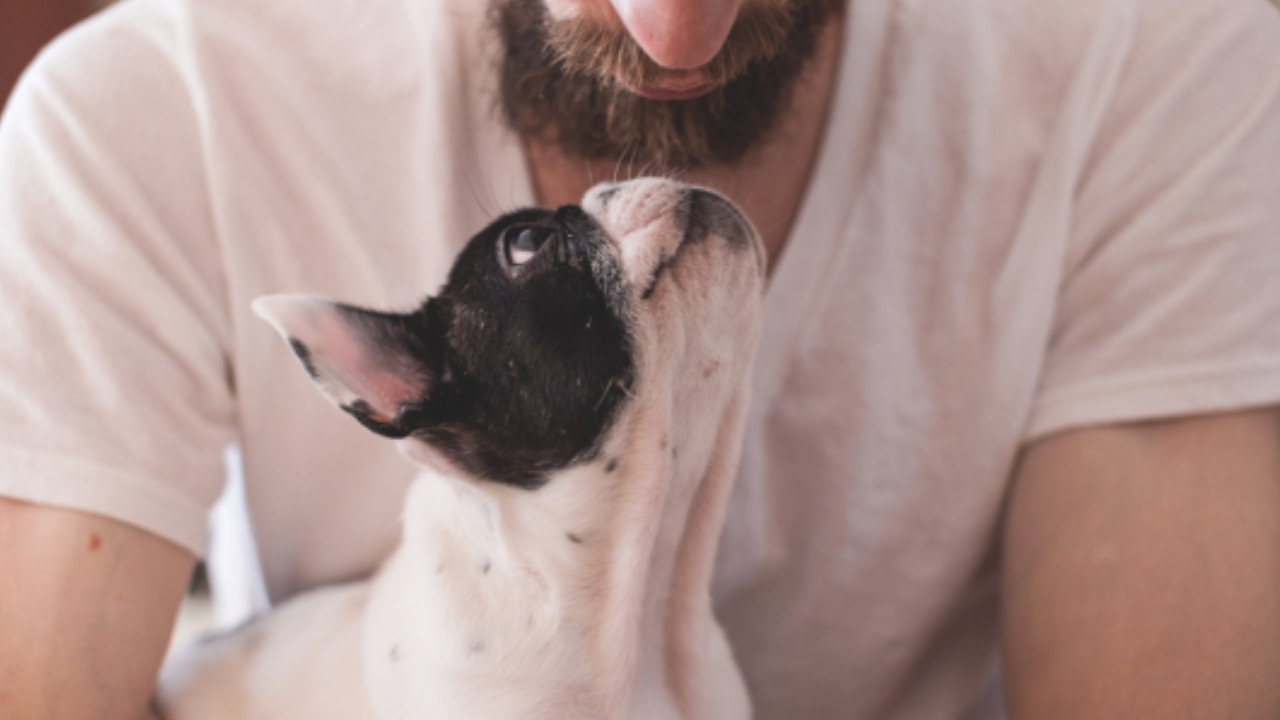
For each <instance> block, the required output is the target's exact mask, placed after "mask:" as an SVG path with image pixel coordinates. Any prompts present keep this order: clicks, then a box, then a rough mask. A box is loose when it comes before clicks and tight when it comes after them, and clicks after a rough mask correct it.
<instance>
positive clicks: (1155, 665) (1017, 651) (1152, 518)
mask: <svg viewBox="0 0 1280 720" xmlns="http://www.w3.org/2000/svg"><path fill="white" fill-rule="evenodd" d="M1277 439H1280V422H1277V413H1276V412H1275V411H1270V410H1268V411H1262V412H1253V413H1241V414H1237V415H1220V416H1215V417H1206V418H1194V419H1188V420H1182V421H1173V422H1164V423H1150V424H1143V425H1134V426H1128V427H1124V426H1121V427H1108V428H1097V429H1089V430H1081V431H1077V432H1070V433H1065V434H1062V435H1059V436H1056V437H1053V438H1050V439H1048V440H1045V441H1043V442H1041V443H1038V444H1037V445H1035V446H1033V447H1031V448H1030V449H1029V450H1027V452H1026V454H1025V458H1024V460H1023V462H1022V464H1021V471H1020V472H1019V473H1018V475H1017V478H1016V480H1015V482H1014V489H1013V495H1012V499H1011V501H1010V506H1009V515H1008V521H1007V524H1006V532H1005V546H1004V581H1003V597H1002V604H1003V608H1002V620H1003V639H1004V652H1005V673H1006V681H1007V697H1008V701H1009V707H1010V710H1011V712H1012V717H1014V718H1037V719H1038V720H1056V719H1057V718H1075V719H1077V720H1080V719H1087V718H1129V719H1130V720H1144V719H1145V718H1151V719H1152V720H1154V719H1155V718H1161V719H1168V718H1206V719H1208V718H1275V717H1280V683H1277V682H1276V678H1278V677H1280V592H1277V589H1280V443H1278V442H1277Z"/></svg>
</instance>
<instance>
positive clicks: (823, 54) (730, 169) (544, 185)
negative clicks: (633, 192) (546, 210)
mask: <svg viewBox="0 0 1280 720" xmlns="http://www.w3.org/2000/svg"><path fill="white" fill-rule="evenodd" d="M843 27H844V16H843V15H842V14H840V13H834V14H832V16H831V19H830V21H829V23H828V25H827V27H826V29H825V30H824V31H823V33H822V35H821V37H820V39H819V42H818V50H817V53H816V54H815V55H814V57H813V59H812V61H811V62H810V64H809V66H808V67H807V68H805V70H804V72H803V73H802V74H801V76H800V78H799V79H798V80H797V86H796V92H795V95H794V96H793V98H792V101H791V106H790V107H789V108H788V109H787V111H786V113H785V114H784V115H783V116H782V118H781V121H780V122H779V124H778V127H777V128H776V129H775V130H774V131H773V133H771V134H770V136H769V137H768V138H767V139H766V140H765V141H764V143H763V144H762V145H761V146H760V147H759V148H757V150H756V151H755V152H752V153H750V154H749V155H748V156H747V157H746V158H745V159H744V160H743V161H742V162H740V163H738V164H735V165H732V166H710V167H705V168H699V169H697V170H693V171H691V172H688V173H686V174H684V175H683V176H682V177H681V179H682V180H684V181H686V182H691V183H696V184H699V185H704V186H706V187H709V188H712V189H714V190H716V191H718V192H720V193H722V194H724V195H725V196H727V197H729V198H730V199H731V200H733V201H734V202H736V203H737V204H738V205H739V206H740V207H742V208H743V210H744V211H745V212H746V214H747V216H748V217H750V218H751V220H752V222H753V223H755V225H756V228H757V229H758V230H759V231H760V234H761V236H762V237H763V239H764V243H765V247H766V249H767V250H768V252H769V267H770V268H771V269H772V268H774V267H776V266H777V261H778V259H779V258H780V257H781V256H782V252H783V250H784V249H785V246H786V242H787V238H788V236H789V235H790V233H791V228H792V226H793V225H794V224H795V220H796V216H797V215H798V213H799V209H800V204H801V200H803V198H804V195H805V191H806V190H807V189H808V185H809V181H810V177H811V175H812V171H813V167H814V164H815V160H816V159H817V155H818V151H819V149H820V148H821V146H822V137H823V130H824V128H825V127H826V118H827V113H828V110H829V105H830V100H831V98H832V96H833V95H834V94H835V92H834V90H835V79H836V70H837V67H838V65H839V58H840V49H841V47H842V39H843V32H842V31H843ZM524 145H525V153H526V156H527V158H528V160H529V167H530V172H531V175H532V178H531V180H532V182H533V188H534V193H535V196H536V198H537V201H538V204H540V205H548V206H558V205H567V204H572V203H576V202H578V201H579V200H580V199H581V198H582V196H583V194H584V193H585V192H586V191H587V189H588V188H590V187H591V186H592V185H594V184H596V183H598V182H602V181H606V180H623V179H628V178H631V177H636V176H640V175H645V174H648V171H649V168H647V167H646V164H645V162H644V160H643V158H625V157H624V158H618V159H616V160H593V161H587V160H579V159H576V158H571V157H566V156H565V155H564V154H562V153H560V152H559V151H558V150H557V149H556V148H554V147H551V146H548V145H545V144H543V143H539V142H536V141H533V140H529V139H526V140H525V143H524Z"/></svg>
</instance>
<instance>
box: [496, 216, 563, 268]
mask: <svg viewBox="0 0 1280 720" xmlns="http://www.w3.org/2000/svg"><path fill="white" fill-rule="evenodd" d="M555 234H556V231H555V229H553V228H548V227H542V226H539V225H516V226H514V227H509V228H507V229H506V230H504V231H503V232H502V247H503V251H504V252H505V253H506V255H507V262H508V263H509V264H510V265H511V266H512V267H519V266H520V265H524V264H525V263H527V262H529V261H530V260H532V259H533V258H534V256H535V255H537V254H538V250H540V249H541V248H542V246H543V245H545V244H546V243H547V241H548V240H550V239H551V238H552V237H554V236H555Z"/></svg>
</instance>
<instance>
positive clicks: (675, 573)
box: [364, 383, 746, 718]
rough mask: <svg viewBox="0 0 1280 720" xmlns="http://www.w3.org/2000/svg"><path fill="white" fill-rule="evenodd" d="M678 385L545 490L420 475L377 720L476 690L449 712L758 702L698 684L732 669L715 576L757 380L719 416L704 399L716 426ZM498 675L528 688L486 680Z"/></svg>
mask: <svg viewBox="0 0 1280 720" xmlns="http://www.w3.org/2000/svg"><path fill="white" fill-rule="evenodd" d="M675 389H677V388H664V389H663V391H662V392H659V393H657V395H659V396H660V397H650V398H645V399H644V400H645V401H644V402H638V403H637V406H638V408H640V409H638V410H637V412H635V413H632V414H627V415H624V416H623V417H621V418H619V422H618V425H617V426H616V427H615V428H614V429H613V430H612V431H611V432H610V434H609V440H608V441H607V442H606V443H605V446H604V447H603V448H601V451H600V453H599V456H598V458H597V459H595V460H594V461H592V462H590V463H586V464H582V465H579V466H576V467H574V468H571V469H568V470H566V471H563V472H560V473H558V474H557V475H556V476H554V477H553V478H551V480H550V482H548V483H547V484H546V485H545V486H544V487H542V488H540V489H538V490H535V491H528V490H522V489H519V488H513V487H509V486H503V485H499V484H495V483H477V482H474V481H472V480H468V479H462V478H458V477H455V476H450V475H446V474H436V473H431V472H426V473H424V474H423V475H422V476H420V478H419V479H418V481H417V482H415V484H414V485H413V487H412V488H411V490H410V497H409V500H408V503H407V507H406V515H405V525H404V541H403V543H402V544H401V546H400V548H399V549H398V550H397V552H396V554H395V555H393V556H392V558H391V559H390V560H389V562H388V565H387V566H386V567H385V568H384V569H383V571H382V572H381V573H380V574H379V576H378V578H376V579H375V583H374V590H373V600H372V602H371V606H370V609H369V611H368V615H367V617H366V628H365V648H364V654H365V671H366V680H367V681H368V684H369V689H370V691H371V695H372V699H373V702H374V705H375V708H376V709H378V711H379V717H397V716H400V715H399V712H398V710H397V708H407V707H414V706H417V707H422V705H420V704H417V705H415V700H414V693H419V692H420V693H421V697H432V698H437V699H438V698H440V697H442V696H447V697H457V698H460V700H459V701H460V702H465V703H466V704H465V705H464V706H459V707H458V708H451V709H443V708H442V709H441V713H442V714H441V716H442V717H453V716H457V717H462V716H470V717H490V718H503V717H521V716H522V715H521V714H520V713H521V712H527V711H528V708H531V707H537V708H540V710H541V711H542V712H544V713H545V716H546V717H548V718H551V717H556V718H574V717H584V718H585V717H591V718H619V717H661V716H676V715H678V716H681V717H708V716H711V715H712V714H713V713H714V712H715V708H716V707H721V708H722V709H723V706H724V704H725V703H737V702H740V701H741V702H744V703H745V697H742V698H739V697H737V696H736V695H733V694H732V693H731V695H732V696H731V697H717V698H707V697H701V696H699V695H698V692H699V691H700V689H701V688H705V687H723V686H724V685H725V683H716V682H708V681H707V680H708V679H707V678H706V676H705V673H715V672H717V667H731V660H730V657H729V650H728V647H727V644H726V643H725V641H724V638H723V636H722V635H721V634H720V631H719V629H718V627H717V626H716V625H715V623H714V620H713V617H712V613H711V606H710V598H709V593H708V588H709V584H710V574H711V568H712V563H713V559H714V554H715V548H716V542H717V540H718V534H719V528H720V527H721V525H722V517H721V515H722V513H723V512H724V507H725V504H726V499H727V494H728V491H729V485H730V482H731V476H732V474H733V471H734V468H735V466H736V458H737V455H738V452H739V445H738V443H737V442H736V441H735V440H734V438H736V437H738V436H739V435H740V432H739V430H740V426H741V422H742V418H743V413H744V412H745V404H746V386H745V383H742V384H739V385H738V386H736V387H733V388H725V387H721V392H719V393H712V394H714V395H717V397H715V398H714V401H715V405H718V406H719V408H720V409H721V410H722V412H720V413H718V414H715V415H710V417H713V418H714V420H713V421H712V422H710V423H708V422H707V418H708V416H709V415H708V413H707V412H706V409H705V407H704V408H700V412H699V413H698V414H697V415H696V417H698V418H701V419H702V427H697V423H695V422H694V421H693V419H692V418H684V417H672V416H671V414H670V410H671V408H672V406H673V403H672V402H671V401H670V398H671V397H672V390H675ZM725 390H728V392H725ZM686 391H690V392H692V391H691V390H688V389H686ZM676 404H678V405H681V406H684V405H689V404H691V403H685V402H682V403H676ZM695 407H697V406H696V405H695ZM498 678H501V680H502V682H503V684H504V685H505V686H507V687H511V688H514V689H513V690H512V691H511V692H510V693H503V694H501V695H502V697H496V698H495V697H493V696H494V695H495V694H494V693H492V692H489V693H484V692H480V691H479V690H481V689H482V688H484V686H486V685H491V684H492V683H493V681H494V680H495V679H498ZM677 679H678V680H677ZM436 683H446V684H449V685H451V686H452V688H451V689H450V691H449V692H445V693H441V692H439V686H438V685H433V684H436ZM468 683H474V684H475V686H476V688H477V692H475V693H469V692H466V691H465V686H466V684H468ZM428 685H432V687H428ZM729 685H730V687H732V686H733V684H732V683H730V684H729ZM460 687H461V688H462V691H461V692H460V691H459V688H460ZM476 703H483V707H481V706H480V705H477V704H476ZM508 703H509V704H508ZM639 704H645V705H646V706H645V707H640V706H638V705H639ZM448 710H456V712H457V714H456V715H451V714H450V713H449V711H448Z"/></svg>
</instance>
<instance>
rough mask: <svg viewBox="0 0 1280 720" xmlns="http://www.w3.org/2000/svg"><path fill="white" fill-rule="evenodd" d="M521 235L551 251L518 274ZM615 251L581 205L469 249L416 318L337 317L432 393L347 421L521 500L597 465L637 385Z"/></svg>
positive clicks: (544, 214) (485, 234)
mask: <svg viewBox="0 0 1280 720" xmlns="http://www.w3.org/2000/svg"><path fill="white" fill-rule="evenodd" d="M523 227H534V228H537V229H538V230H539V231H540V232H541V231H544V230H546V231H549V234H548V236H547V237H548V239H547V240H545V242H544V243H543V244H542V245H541V246H540V247H539V249H538V251H537V253H536V255H534V257H533V258H532V259H531V260H529V261H528V262H526V263H524V264H522V265H519V266H513V264H512V262H511V257H510V255H509V254H508V253H507V252H506V248H505V247H503V244H504V242H506V241H507V240H506V238H505V236H504V231H505V230H507V229H509V228H516V229H517V231H518V229H519V228H523ZM610 248H611V245H610V242H609V239H608V238H607V237H605V235H604V231H603V230H602V229H601V228H600V227H599V225H598V224H597V223H596V222H595V221H594V220H593V219H591V217H590V216H588V215H587V214H586V213H585V212H583V211H582V210H581V208H579V207H577V206H565V207H562V208H560V209H558V210H554V211H552V210H537V209H535V210H522V211H519V212H515V213H511V214H509V215H506V216H504V217H502V218H499V219H498V220H497V221H495V222H494V223H492V224H491V225H490V226H489V227H487V228H485V229H484V230H483V231H481V232H480V233H479V234H478V235H477V236H476V237H474V238H473V239H472V240H471V241H470V243H468V245H467V246H466V248H465V249H464V250H463V251H462V253H461V254H460V255H459V256H458V259H457V261H456V262H455V263H454V267H453V269H452V271H451V272H450V275H449V281H448V283H447V284H446V286H445V288H444V289H443V290H442V291H441V293H440V294H439V295H438V296H436V297H432V298H429V299H427V301H426V302H425V303H423V305H422V306H421V307H419V308H418V310H417V311H415V312H413V313H410V314H407V315H391V314H385V313H374V312H368V311H364V310H359V309H355V308H350V307H343V308H342V312H343V313H344V316H345V317H346V319H347V320H348V321H353V322H358V323H360V324H361V325H362V326H363V327H364V330H365V334H366V336H367V337H370V338H373V340H374V342H376V343H378V344H379V345H380V347H382V348H383V349H385V350H387V351H389V352H391V353H393V354H394V355H398V356H399V357H401V358H407V359H408V361H409V362H411V363H412V364H413V365H414V366H415V370H416V372H417V373H418V374H419V378H418V379H420V380H421V381H423V385H424V386H425V387H426V388H427V391H426V393H425V395H424V396H423V397H421V398H417V399H415V400H412V401H410V402H407V403H402V404H401V406H400V409H399V413H398V414H397V416H396V417H395V418H394V419H393V420H390V421H389V422H388V421H387V420H386V419H385V418H379V417H374V413H373V412H372V408H370V407H369V406H368V405H367V404H365V403H361V402H356V403H352V404H350V405H348V406H347V407H344V408H343V409H344V410H346V411H347V412H348V413H350V414H351V415H353V416H354V417H355V418H356V419H357V420H359V421H360V422H361V423H362V424H363V425H364V426H365V427H367V428H369V429H370V430H372V431H374V432H376V433H379V434H382V435H386V436H388V437H406V436H413V437H415V438H417V439H419V440H421V441H423V442H427V443H429V444H430V445H432V446H433V447H434V448H436V449H437V450H439V451H440V452H441V453H443V454H444V456H445V457H446V458H447V459H448V460H449V461H451V462H452V463H454V464H455V465H456V466H457V467H459V468H460V469H462V470H464V471H466V472H468V473H470V474H472V475H475V476H477V477H479V478H483V479H487V480H492V481H496V482H502V483H509V484H511V485H516V486H519V487H524V488H529V489H533V488H537V487H539V486H541V485H542V484H543V483H544V482H545V480H546V477H547V474H548V473H549V472H551V471H553V470H557V469H560V468H563V467H566V466H568V465H570V464H572V463H575V462H581V461H587V460H591V459H593V458H594V457H595V456H596V452H597V449H598V445H599V442H600V441H601V439H602V438H603V437H604V434H605V433H606V432H607V431H608V429H609V426H610V424H611V422H612V421H613V419H614V417H615V416H616V415H617V412H618V410H619V408H620V407H621V405H622V404H623V402H624V401H625V399H626V398H627V396H628V389H629V388H630V386H631V384H632V383H633V381H634V373H635V369H634V368H635V362H634V359H633V353H632V340H631V337H630V334H629V330H628V319H627V318H626V317H624V316H625V315H626V314H627V310H626V308H627V302H628V301H627V300H626V293H625V291H624V288H623V287H622V286H621V284H620V283H621V282H622V280H621V277H622V274H621V271H620V269H619V268H618V267H617V260H616V257H615V255H614V254H613V252H612V250H611V249H610ZM296 350H297V348H295V351H296ZM304 350H305V348H304ZM299 355H300V357H303V358H304V360H306V359H307V358H306V357H305V356H304V355H303V354H302V353H300V354H299Z"/></svg>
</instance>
